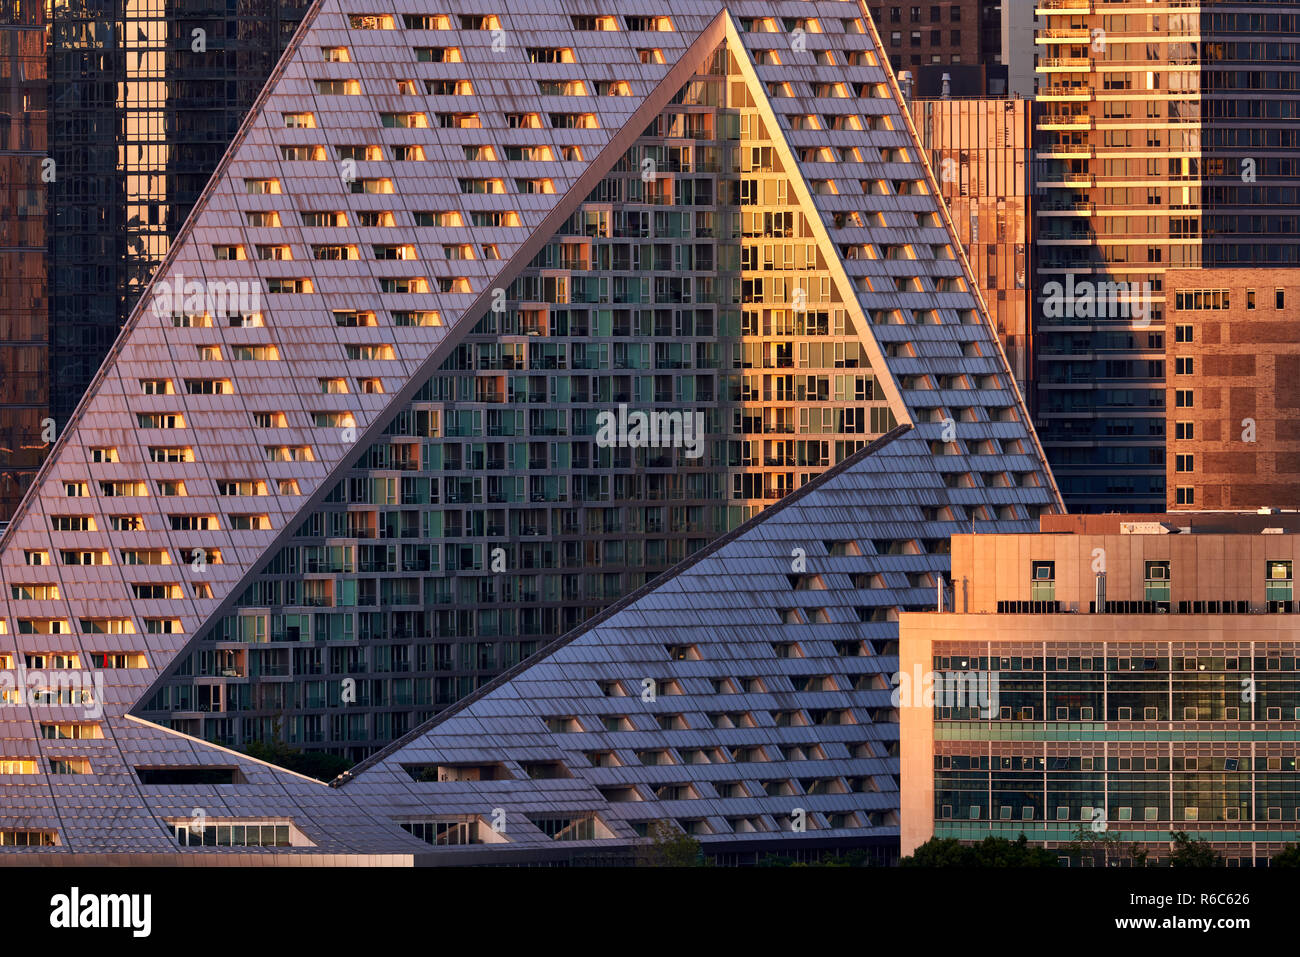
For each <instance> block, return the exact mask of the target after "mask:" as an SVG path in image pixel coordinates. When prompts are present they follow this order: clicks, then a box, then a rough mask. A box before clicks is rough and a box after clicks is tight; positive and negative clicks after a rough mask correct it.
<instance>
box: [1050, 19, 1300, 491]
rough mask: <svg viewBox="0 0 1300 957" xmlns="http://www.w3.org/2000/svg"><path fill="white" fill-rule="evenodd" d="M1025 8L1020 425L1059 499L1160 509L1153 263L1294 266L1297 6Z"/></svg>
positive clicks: (1163, 319) (1161, 347)
mask: <svg viewBox="0 0 1300 957" xmlns="http://www.w3.org/2000/svg"><path fill="white" fill-rule="evenodd" d="M1038 7H1039V9H1038V11H1037V12H1038V14H1039V16H1040V21H1039V22H1040V24H1041V26H1040V28H1039V30H1038V33H1037V44H1038V48H1039V57H1038V61H1037V75H1038V99H1039V103H1040V106H1041V110H1042V114H1041V116H1040V117H1039V119H1038V121H1037V124H1036V127H1037V130H1038V132H1039V134H1040V137H1041V140H1040V143H1039V146H1038V148H1037V151H1036V156H1037V158H1038V160H1039V162H1040V163H1041V173H1040V174H1039V175H1037V176H1036V189H1037V190H1038V194H1037V199H1036V212H1035V216H1036V222H1037V228H1036V243H1037V253H1036V258H1037V265H1036V271H1037V279H1036V294H1037V296H1038V315H1039V322H1038V345H1039V349H1038V354H1039V364H1040V373H1039V386H1038V391H1039V399H1038V402H1037V421H1038V424H1039V427H1040V430H1041V432H1042V436H1043V441H1044V445H1045V447H1046V448H1047V449H1048V453H1049V456H1050V458H1051V460H1052V464H1053V466H1054V467H1055V469H1056V470H1057V474H1058V476H1059V478H1060V481H1061V486H1062V491H1063V493H1064V494H1065V497H1066V501H1067V502H1068V503H1069V504H1070V506H1071V509H1072V510H1076V511H1084V510H1086V511H1092V512H1096V511H1106V510H1132V509H1134V508H1140V509H1144V510H1151V511H1161V510H1163V508H1164V505H1165V498H1166V463H1165V448H1164V446H1165V435H1166V429H1167V420H1168V419H1169V418H1170V417H1171V415H1172V413H1173V411H1174V410H1171V409H1168V408H1166V406H1165V384H1166V381H1167V377H1168V376H1169V374H1170V370H1169V369H1168V368H1167V366H1166V364H1165V356H1164V351H1165V341H1166V338H1167V336H1168V333H1169V328H1168V319H1169V309H1168V307H1169V302H1168V296H1167V292H1168V290H1167V288H1166V282H1165V273H1166V271H1167V270H1170V269H1195V268H1200V267H1202V266H1204V267H1232V268H1262V267H1277V266H1286V265H1294V263H1295V262H1296V256H1297V246H1296V244H1295V242H1294V240H1293V237H1294V235H1295V233H1296V230H1297V225H1298V224H1300V195H1298V194H1297V187H1296V185H1295V183H1296V179H1295V175H1296V162H1297V160H1296V155H1297V153H1296V145H1297V144H1296V140H1295V137H1296V135H1297V134H1296V123H1295V119H1296V110H1297V109H1300V91H1298V90H1297V88H1296V74H1295V72H1294V71H1292V70H1291V69H1290V68H1289V67H1288V66H1286V64H1289V63H1291V62H1294V61H1295V60H1296V57H1297V54H1298V53H1300V7H1297V5H1296V4H1294V3H1248V4H1232V3H1217V2H1215V3H1206V4H1202V5H1200V6H1198V7H1186V6H1182V5H1179V4H1164V5H1162V4H1152V3H1131V2H1114V3H1111V2H1106V3H1091V2H1089V0H1043V2H1042V3H1039V4H1038ZM1103 284H1104V285H1105V289H1104V290H1102V291H1101V294H1102V297H1103V298H1104V299H1105V304H1104V305H1103V306H1102V307H1101V308H1100V309H1097V308H1094V307H1093V306H1092V305H1091V304H1089V303H1087V302H1086V301H1085V295H1086V296H1095V295H1096V294H1097V293H1098V292H1099V290H1098V289H1095V288H1094V289H1090V290H1088V292H1087V293H1086V294H1085V293H1084V292H1082V291H1080V290H1082V288H1083V287H1084V286H1093V287H1097V286H1101V285H1103Z"/></svg>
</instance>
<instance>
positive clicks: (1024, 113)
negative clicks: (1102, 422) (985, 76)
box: [909, 98, 1035, 414]
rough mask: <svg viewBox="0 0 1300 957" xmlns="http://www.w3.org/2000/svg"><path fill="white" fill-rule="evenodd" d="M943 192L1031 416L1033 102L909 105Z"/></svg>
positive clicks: (916, 102) (919, 102)
mask: <svg viewBox="0 0 1300 957" xmlns="http://www.w3.org/2000/svg"><path fill="white" fill-rule="evenodd" d="M909 106H910V107H911V112H912V119H913V122H915V123H916V130H917V134H918V135H919V136H920V138H921V145H922V146H924V147H925V149H926V151H927V152H928V153H929V157H930V166H931V168H932V169H933V170H934V173H935V178H936V179H937V180H938V182H939V192H940V193H941V195H942V196H943V199H944V202H945V203H947V204H948V209H949V211H950V212H951V214H952V220H953V225H954V226H955V227H956V229H957V235H958V237H959V238H960V240H961V244H962V248H963V249H964V250H965V251H966V258H967V260H969V262H970V264H971V269H972V270H973V271H974V273H975V276H976V280H977V282H978V284H979V290H980V293H981V294H982V295H983V296H984V302H985V304H986V305H987V307H988V310H989V316H990V318H991V319H992V320H993V325H994V328H996V329H997V331H998V338H999V339H1001V340H1002V347H1003V349H1004V350H1005V351H1006V354H1007V362H1008V363H1009V364H1010V366H1011V373H1012V375H1014V376H1015V379H1016V384H1017V385H1018V386H1019V387H1020V392H1021V394H1022V395H1024V397H1025V399H1026V400H1027V401H1029V402H1030V413H1031V414H1032V413H1033V405H1032V401H1033V397H1034V394H1035V386H1034V382H1033V375H1034V361H1033V328H1032V324H1031V320H1032V314H1033V288H1032V276H1033V265H1032V257H1033V243H1032V241H1031V236H1030V233H1029V230H1030V227H1032V226H1033V223H1034V220H1033V203H1032V195H1033V189H1032V184H1031V182H1030V171H1031V162H1032V158H1031V155H1030V146H1031V144H1032V142H1033V136H1034V133H1033V108H1034V102H1033V100H1021V99H1011V100H1008V99H993V98H973V99H935V100H932V99H914V100H911V101H910V103H909Z"/></svg>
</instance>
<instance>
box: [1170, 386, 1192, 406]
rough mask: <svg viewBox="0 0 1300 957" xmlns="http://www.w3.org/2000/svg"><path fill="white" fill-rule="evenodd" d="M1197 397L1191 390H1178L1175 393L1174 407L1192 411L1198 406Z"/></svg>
mask: <svg viewBox="0 0 1300 957" xmlns="http://www.w3.org/2000/svg"><path fill="white" fill-rule="evenodd" d="M1195 399H1196V396H1195V394H1194V393H1193V391H1192V390H1191V389H1177V390H1175V392H1174V407H1175V408H1179V409H1190V408H1193V407H1194V406H1195V405H1196V401H1195Z"/></svg>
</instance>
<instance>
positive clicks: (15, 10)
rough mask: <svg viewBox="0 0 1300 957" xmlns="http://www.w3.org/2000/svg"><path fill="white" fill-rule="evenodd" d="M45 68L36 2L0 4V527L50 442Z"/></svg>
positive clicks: (41, 25)
mask: <svg viewBox="0 0 1300 957" xmlns="http://www.w3.org/2000/svg"><path fill="white" fill-rule="evenodd" d="M45 67H46V61H45V28H44V17H43V14H42V11H41V7H40V5H39V4H22V3H19V2H18V0H7V2H3V3H0V101H3V107H0V210H3V211H4V214H3V215H2V216H0V410H2V412H3V414H2V415H0V522H7V521H8V520H9V518H10V516H11V515H12V514H13V511H14V508H15V507H16V506H17V504H18V502H19V500H20V499H21V498H22V496H23V493H24V492H26V491H27V488H28V486H29V485H30V484H31V482H32V479H33V478H34V476H35V473H36V469H37V468H38V467H39V466H40V462H41V459H42V458H43V457H44V455H45V451H46V449H47V448H48V447H49V438H50V436H49V435H48V434H46V430H45V428H44V421H43V420H44V419H45V418H46V416H47V415H48V414H49V401H50V389H49V373H48V369H47V364H46V362H47V353H46V339H47V330H46V322H47V314H46V293H45V277H46V262H45V189H46V186H45V183H44V180H43V176H44V175H46V167H45V166H44V165H43V162H42V161H43V160H44V158H45V156H46V128H45V121H46V85H45Z"/></svg>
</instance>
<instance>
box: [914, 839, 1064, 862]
mask: <svg viewBox="0 0 1300 957" xmlns="http://www.w3.org/2000/svg"><path fill="white" fill-rule="evenodd" d="M898 863H899V866H900V867H1058V866H1060V863H1059V862H1058V861H1057V859H1056V854H1054V853H1053V852H1052V851H1049V850H1047V849H1046V848H1042V847H1031V846H1030V845H1029V839H1028V838H1027V837H1025V835H1024V834H1021V835H1020V837H1019V838H1018V839H1016V840H1014V841H1009V840H1007V839H1006V838H1005V837H993V836H991V835H990V836H989V837H986V838H984V840H982V841H980V842H979V843H978V844H974V845H970V844H962V843H961V842H960V841H958V840H957V839H956V838H951V837H947V838H936V837H932V838H930V840H928V841H926V842H925V843H924V844H922V845H921V846H920V847H918V848H917V849H916V852H915V853H914V854H912V856H911V857H904V858H903V859H902V860H900V861H899V862H898Z"/></svg>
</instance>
